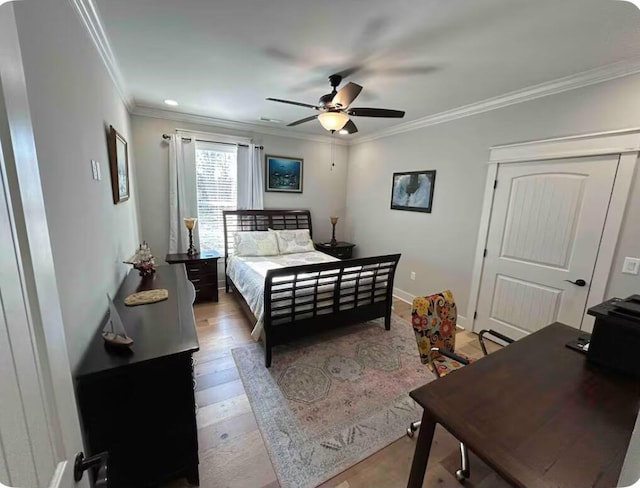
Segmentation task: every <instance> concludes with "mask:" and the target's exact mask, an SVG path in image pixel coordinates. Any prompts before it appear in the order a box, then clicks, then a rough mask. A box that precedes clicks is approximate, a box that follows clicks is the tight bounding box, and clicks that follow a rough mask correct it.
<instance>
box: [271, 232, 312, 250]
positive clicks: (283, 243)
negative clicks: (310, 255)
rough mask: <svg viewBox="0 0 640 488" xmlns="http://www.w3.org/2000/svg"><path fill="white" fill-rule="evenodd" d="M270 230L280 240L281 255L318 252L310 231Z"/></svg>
mask: <svg viewBox="0 0 640 488" xmlns="http://www.w3.org/2000/svg"><path fill="white" fill-rule="evenodd" d="M269 230H270V231H271V232H272V233H273V234H275V235H276V237H277V238H278V248H279V249H280V254H295V253H298V252H309V251H315V250H316V248H315V247H314V245H313V241H312V240H311V234H309V229H294V230H272V229H269Z"/></svg>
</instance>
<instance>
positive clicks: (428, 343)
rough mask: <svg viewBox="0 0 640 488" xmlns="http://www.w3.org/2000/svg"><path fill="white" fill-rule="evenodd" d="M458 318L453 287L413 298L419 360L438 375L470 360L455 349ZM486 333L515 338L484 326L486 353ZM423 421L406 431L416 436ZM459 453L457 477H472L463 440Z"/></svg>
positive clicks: (499, 337) (485, 349)
mask: <svg viewBox="0 0 640 488" xmlns="http://www.w3.org/2000/svg"><path fill="white" fill-rule="evenodd" d="M457 321H458V310H457V309H456V302H454V301H453V295H452V293H451V291H449V290H445V291H443V292H442V293H436V294H435V295H429V296H427V297H416V298H414V299H413V306H412V311H411V324H412V325H413V331H414V332H415V334H416V341H418V350H419V351H420V360H421V361H422V364H428V365H429V367H430V368H431V370H432V371H433V372H434V373H435V374H436V376H437V377H438V378H440V377H442V376H444V375H446V374H448V373H451V372H452V371H455V370H456V369H459V368H461V367H462V366H466V365H467V364H469V363H470V362H471V359H469V358H468V357H466V356H461V355H458V354H456V353H455V348H456V323H457ZM485 335H493V336H494V337H496V338H498V339H500V340H502V341H504V342H506V343H507V344H511V343H512V342H513V340H512V339H510V338H509V337H506V336H504V335H502V334H500V333H499V332H496V331H494V330H482V331H480V333H479V334H478V340H479V341H480V347H481V348H482V352H483V353H484V355H485V356H486V355H487V348H486V347H485V344H484V336H485ZM420 424H421V422H420V421H418V422H412V423H411V424H410V425H409V428H408V429H407V435H408V436H409V437H413V435H414V433H415V432H416V431H417V430H418V428H419V427H420ZM460 457H461V467H460V469H458V470H457V471H456V478H457V480H458V481H460V482H462V481H464V480H465V479H467V478H469V476H470V473H471V468H470V467H469V452H468V451H467V446H466V445H464V444H463V443H460Z"/></svg>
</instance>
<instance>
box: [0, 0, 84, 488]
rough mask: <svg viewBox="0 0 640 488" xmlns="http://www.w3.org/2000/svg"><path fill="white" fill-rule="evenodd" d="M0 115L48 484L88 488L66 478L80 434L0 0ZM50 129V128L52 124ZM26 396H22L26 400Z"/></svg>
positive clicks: (13, 37) (23, 106) (28, 131)
mask: <svg viewBox="0 0 640 488" xmlns="http://www.w3.org/2000/svg"><path fill="white" fill-rule="evenodd" d="M0 81H1V82H2V83H1V84H0V90H2V99H3V100H4V109H2V112H0V117H1V120H0V122H1V123H0V137H1V138H2V141H6V142H7V144H6V145H5V144H3V155H4V156H5V158H4V159H3V160H2V161H0V170H1V171H3V175H4V177H5V178H6V179H5V180H4V181H5V191H6V192H7V193H8V197H9V200H8V206H9V207H10V213H11V217H12V219H11V220H12V225H13V226H14V227H13V228H14V229H15V232H14V233H13V236H12V237H13V241H14V247H15V249H16V250H17V251H18V253H19V254H18V255H17V256H15V257H16V258H17V262H18V265H19V266H20V274H21V282H22V289H23V296H24V297H25V301H26V302H27V314H28V317H29V320H30V325H31V327H30V330H25V331H24V333H25V334H27V333H29V334H30V336H31V341H32V344H33V346H34V348H35V351H36V355H37V358H36V361H37V363H38V364H37V367H38V370H39V371H38V373H39V377H40V380H41V391H42V395H43V396H44V399H45V404H46V405H45V406H46V414H47V420H48V425H47V427H48V429H49V436H50V440H51V446H52V450H53V462H54V463H55V466H54V470H55V474H54V477H53V479H52V480H51V481H50V484H49V487H50V488H57V487H60V488H62V487H64V488H66V487H70V486H77V487H78V488H80V487H88V486H89V483H88V480H87V476H84V479H83V480H82V481H81V482H79V483H77V484H76V483H74V481H73V458H74V457H75V454H76V453H77V452H79V451H81V450H82V435H81V431H80V425H79V421H78V412H77V406H76V401H75V393H74V390H73V379H72V376H71V367H70V363H69V358H68V355H67V347H66V338H65V333H64V326H63V321H62V310H61V306H60V299H59V295H58V286H57V283H56V274H55V269H54V263H53V254H52V251H51V242H50V238H49V228H48V224H47V217H46V212H45V205H44V197H43V193H42V185H41V182H40V171H39V167H38V155H37V153H36V146H35V139H34V132H33V126H32V123H31V111H30V108H29V100H28V95H27V85H26V80H25V74H24V66H23V61H22V52H21V49H20V40H19V37H18V28H17V23H16V18H15V12H14V7H13V5H12V4H11V3H5V2H2V1H0ZM51 130H54V128H52V129H51ZM31 400H32V398H29V399H27V400H26V403H28V402H29V401H31Z"/></svg>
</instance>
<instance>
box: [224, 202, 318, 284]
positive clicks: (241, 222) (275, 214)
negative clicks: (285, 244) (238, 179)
mask: <svg viewBox="0 0 640 488" xmlns="http://www.w3.org/2000/svg"><path fill="white" fill-rule="evenodd" d="M222 219H223V221H224V262H225V275H226V267H227V266H226V265H227V258H228V257H229V256H230V255H231V254H233V248H234V237H233V236H235V235H236V233H238V232H245V231H251V230H267V229H274V230H282V229H309V234H311V237H313V230H312V228H311V212H309V210H224V211H223V212H222Z"/></svg>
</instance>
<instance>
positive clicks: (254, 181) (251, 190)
mask: <svg viewBox="0 0 640 488" xmlns="http://www.w3.org/2000/svg"><path fill="white" fill-rule="evenodd" d="M237 158H238V159H237V161H238V208H239V209H243V210H245V209H251V210H262V209H263V208H264V171H263V169H264V166H263V164H264V163H263V151H262V148H261V147H260V146H256V145H255V144H249V145H248V146H238V156H237Z"/></svg>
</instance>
